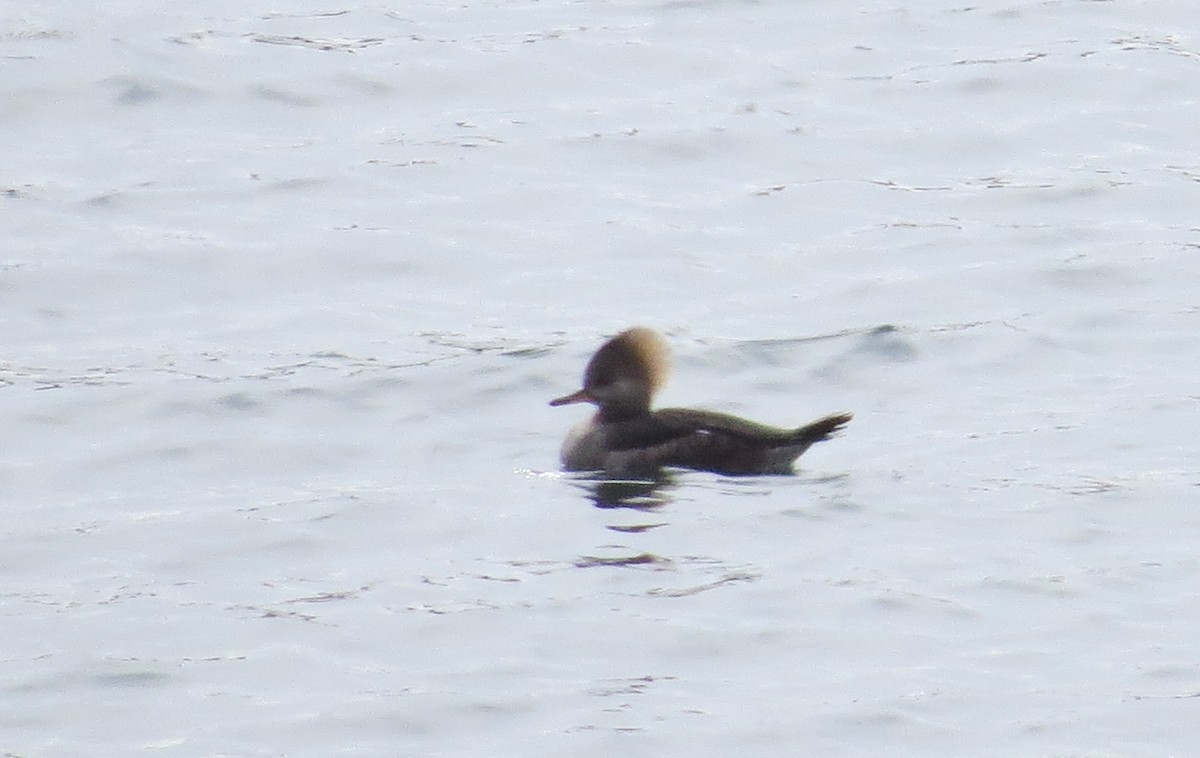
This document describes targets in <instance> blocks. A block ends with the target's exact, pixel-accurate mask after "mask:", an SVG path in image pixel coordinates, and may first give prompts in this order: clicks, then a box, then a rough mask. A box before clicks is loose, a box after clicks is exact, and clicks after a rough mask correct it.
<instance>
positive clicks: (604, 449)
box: [550, 326, 853, 476]
mask: <svg viewBox="0 0 1200 758" xmlns="http://www.w3.org/2000/svg"><path fill="white" fill-rule="evenodd" d="M667 352H668V351H667V344H666V342H665V341H664V340H663V338H662V337H660V336H659V335H658V333H657V332H655V331H653V330H651V329H647V328H645V327H641V326H638V327H634V328H632V329H627V330H626V331H624V332H621V333H620V334H618V335H617V336H616V337H613V338H612V339H610V340H609V341H608V342H606V343H604V344H603V345H602V346H601V347H600V349H599V350H597V351H596V354H595V355H593V356H592V359H591V361H589V362H588V365H587V370H586V371H585V372H584V374H583V389H581V390H579V391H578V392H575V393H573V394H570V395H566V396H564V397H560V398H557V399H555V400H551V401H550V405H554V406H558V405H567V404H568V403H583V402H588V403H594V404H595V405H597V406H599V408H600V410H599V411H597V413H596V414H595V415H594V416H593V417H592V418H591V419H590V420H588V421H587V422H585V423H583V424H581V425H580V426H577V427H576V428H574V429H572V430H571V432H570V434H568V435H567V439H566V442H564V443H563V447H562V463H563V467H564V468H566V469H567V470H568V471H595V470H603V471H604V472H605V473H606V474H608V475H609V476H646V475H652V474H654V473H655V472H657V471H658V469H660V468H662V467H664V466H677V467H682V468H690V469H698V470H701V471H713V472H716V473H719V474H790V473H792V463H793V462H794V461H795V460H796V459H797V458H798V457H800V454H801V453H803V452H804V451H805V450H807V449H808V448H809V447H811V446H812V444H813V443H815V442H820V441H821V440H825V439H828V438H829V437H830V436H832V435H833V433H834V432H836V431H838V430H839V429H841V428H842V427H843V426H844V425H845V424H846V422H848V421H849V420H850V419H851V418H853V414H850V413H836V414H834V415H832V416H826V417H825V418H823V419H819V420H817V421H814V422H812V423H811V424H808V425H806V426H802V427H799V428H797V429H781V428H778V427H773V426H766V425H765V424H757V423H755V422H753V421H747V420H746V419H742V418H738V417H737V416H731V415H729V414H727V413H716V412H714V411H703V410H692V409H689V408H664V409H661V410H657V411H652V410H650V400H651V398H652V397H653V396H654V393H655V391H656V390H657V389H658V388H659V386H660V385H661V384H662V383H663V380H664V379H666V376H667V371H668V361H667Z"/></svg>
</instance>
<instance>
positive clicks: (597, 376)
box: [550, 326, 669, 419]
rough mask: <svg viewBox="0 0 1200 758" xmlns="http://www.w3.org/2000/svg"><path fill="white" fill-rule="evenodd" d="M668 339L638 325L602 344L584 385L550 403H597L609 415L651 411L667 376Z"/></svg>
mask: <svg viewBox="0 0 1200 758" xmlns="http://www.w3.org/2000/svg"><path fill="white" fill-rule="evenodd" d="M668 352H669V351H668V349H667V343H666V341H665V340H663V338H662V337H661V336H659V334H658V333H657V332H655V331H654V330H653V329H647V328H646V327H644V326H635V327H633V328H632V329H626V330H625V331H623V332H621V333H620V334H618V335H617V336H616V337H613V338H612V339H610V340H609V341H608V342H605V343H604V344H603V345H601V346H600V349H599V350H597V351H596V354H595V355H593V356H592V359H591V360H590V361H589V362H588V365H587V369H586V370H585V371H584V372H583V389H581V390H579V391H578V392H574V393H572V394H570V395H565V396H563V397H560V398H556V399H554V400H551V401H550V405H554V406H558V405H567V404H569V403H594V404H595V405H598V406H600V412H601V414H603V415H604V416H605V417H606V418H609V419H618V418H624V417H628V416H637V415H641V414H644V413H648V412H649V410H650V399H651V398H652V397H654V393H655V391H657V390H658V388H659V387H660V386H661V385H662V383H663V381H664V380H665V379H666V377H667V370H668Z"/></svg>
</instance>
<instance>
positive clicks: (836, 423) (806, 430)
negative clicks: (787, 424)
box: [791, 413, 854, 445]
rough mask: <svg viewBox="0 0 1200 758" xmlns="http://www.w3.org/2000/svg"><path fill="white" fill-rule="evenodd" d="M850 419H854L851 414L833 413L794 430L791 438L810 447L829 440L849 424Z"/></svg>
mask: <svg viewBox="0 0 1200 758" xmlns="http://www.w3.org/2000/svg"><path fill="white" fill-rule="evenodd" d="M852 418H854V414H853V413H834V414H832V415H829V416H826V417H825V418H822V419H817V420H816V421H814V422H812V423H811V424H806V425H804V426H802V427H800V428H798V429H796V431H794V432H792V435H791V436H792V439H793V440H795V441H796V442H800V443H805V444H808V445H811V444H813V443H814V442H820V441H821V440H827V439H829V438H830V437H832V436H833V435H834V434H836V433H837V432H839V431H841V428H842V427H843V426H845V425H846V424H848V423H850V419H852Z"/></svg>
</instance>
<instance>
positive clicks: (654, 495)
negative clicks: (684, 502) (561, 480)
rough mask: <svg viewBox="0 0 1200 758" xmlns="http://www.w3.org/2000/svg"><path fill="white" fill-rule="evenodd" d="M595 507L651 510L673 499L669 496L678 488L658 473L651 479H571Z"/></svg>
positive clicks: (670, 477)
mask: <svg viewBox="0 0 1200 758" xmlns="http://www.w3.org/2000/svg"><path fill="white" fill-rule="evenodd" d="M573 483H574V484H575V486H576V487H579V488H580V489H582V490H584V492H585V493H586V495H587V498H588V499H589V500H591V501H592V504H593V505H595V506H596V507H597V508H632V509H634V510H641V511H652V510H655V509H657V508H661V507H662V506H664V505H666V504H667V503H670V502H672V501H673V500H674V499H675V498H674V497H672V496H671V495H670V492H671V491H672V490H674V489H675V488H676V487H677V486H678V485H677V484H676V483H675V477H674V476H672V475H671V474H669V473H666V472H660V473H659V474H658V475H657V476H656V477H655V478H654V479H612V478H610V477H606V476H604V475H603V474H596V475H592V476H583V477H579V478H577V479H575V480H574V482H573Z"/></svg>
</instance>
